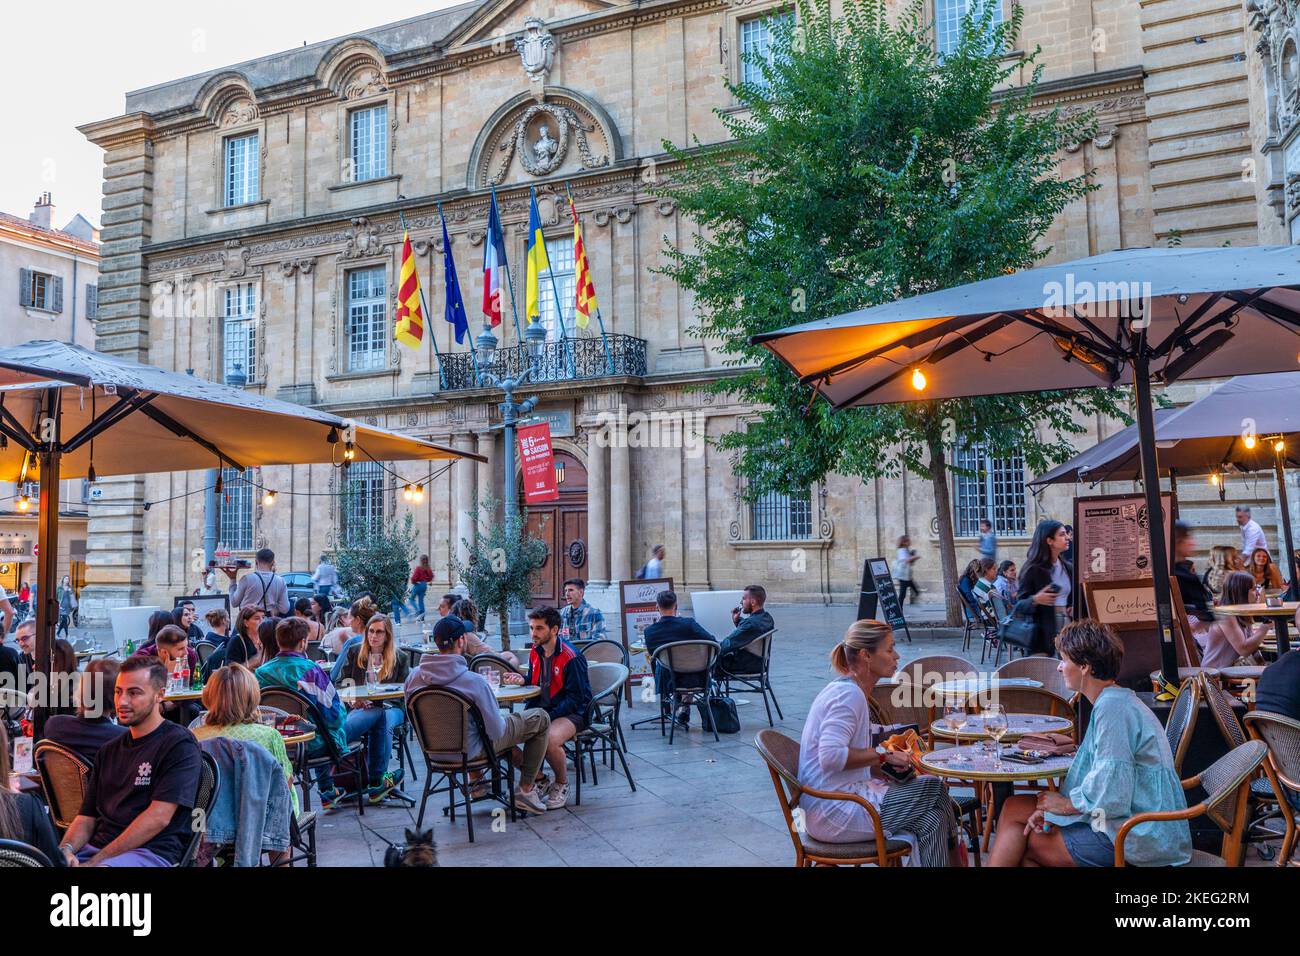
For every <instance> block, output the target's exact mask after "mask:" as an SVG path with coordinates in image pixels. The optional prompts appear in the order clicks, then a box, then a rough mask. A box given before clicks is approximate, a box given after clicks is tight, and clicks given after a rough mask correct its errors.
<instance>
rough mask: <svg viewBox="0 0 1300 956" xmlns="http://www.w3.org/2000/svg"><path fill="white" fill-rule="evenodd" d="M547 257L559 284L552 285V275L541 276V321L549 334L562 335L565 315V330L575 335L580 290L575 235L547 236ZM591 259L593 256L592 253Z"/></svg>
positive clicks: (554, 336) (549, 335)
mask: <svg viewBox="0 0 1300 956" xmlns="http://www.w3.org/2000/svg"><path fill="white" fill-rule="evenodd" d="M546 258H547V259H549V260H550V263H551V275H553V276H555V285H554V287H552V285H551V277H550V276H548V275H546V274H545V273H543V274H542V276H541V278H540V279H539V280H538V286H539V288H538V299H539V300H540V301H539V302H538V305H539V307H540V310H541V316H540V318H539V321H540V322H541V323H542V325H543V327H545V329H546V335H547V338H551V339H558V338H559V337H560V323H559V321H558V318H557V316H563V317H564V331H565V332H566V333H567V334H568V335H570V336H573V335H574V324H573V320H574V312H575V309H576V308H577V306H576V303H575V302H574V298H575V295H576V293H577V279H576V278H575V276H574V263H573V237H572V236H569V237H567V238H565V237H563V236H562V237H560V238H558V239H547V240H546ZM588 259H590V256H589V257H588ZM557 294H558V295H559V297H560V301H559V303H558V308H557V303H556V301H555V296H556V295H557Z"/></svg>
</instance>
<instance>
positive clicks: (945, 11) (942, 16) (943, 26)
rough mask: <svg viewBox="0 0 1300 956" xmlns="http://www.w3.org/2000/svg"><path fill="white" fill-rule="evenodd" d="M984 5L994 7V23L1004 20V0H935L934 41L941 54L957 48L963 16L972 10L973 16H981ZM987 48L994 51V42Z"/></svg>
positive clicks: (944, 54) (946, 53)
mask: <svg viewBox="0 0 1300 956" xmlns="http://www.w3.org/2000/svg"><path fill="white" fill-rule="evenodd" d="M983 6H991V7H992V8H993V23H994V24H998V23H1001V22H1002V0H934V41H935V48H936V49H937V50H938V51H939V56H941V57H943V56H946V55H948V54H949V53H951V52H952V51H953V50H955V49H957V44H958V43H959V42H960V40H961V21H962V17H964V16H966V13H967V12H968V11H971V10H973V13H972V16H979V14H980V12H981V10H982V7H983ZM987 49H988V51H989V52H992V49H993V45H992V43H989V44H988V48H987Z"/></svg>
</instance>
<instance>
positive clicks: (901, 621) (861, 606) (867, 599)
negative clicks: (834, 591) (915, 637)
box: [858, 558, 912, 641]
mask: <svg viewBox="0 0 1300 956" xmlns="http://www.w3.org/2000/svg"><path fill="white" fill-rule="evenodd" d="M866 619H875V620H880V621H884V622H885V623H886V624H888V625H889V626H890V627H893V628H899V627H901V628H902V629H903V633H905V634H906V635H907V639H908V640H909V641H910V640H911V639H912V632H911V631H910V630H908V627H907V618H905V617H903V605H902V602H901V601H899V600H898V592H897V591H896V590H894V578H893V575H891V574H890V573H889V562H888V561H886V560H885V559H884V558H868V559H867V561H866V563H865V564H864V565H863V566H862V594H861V596H860V597H859V598H858V620H859V621H861V620H866Z"/></svg>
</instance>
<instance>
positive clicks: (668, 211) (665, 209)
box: [655, 199, 677, 216]
mask: <svg viewBox="0 0 1300 956" xmlns="http://www.w3.org/2000/svg"><path fill="white" fill-rule="evenodd" d="M655 209H656V210H658V212H659V215H661V216H671V215H672V214H673V213H675V212H676V211H677V203H676V202H675V201H673V200H671V199H661V200H659V201H658V202H657V203H655Z"/></svg>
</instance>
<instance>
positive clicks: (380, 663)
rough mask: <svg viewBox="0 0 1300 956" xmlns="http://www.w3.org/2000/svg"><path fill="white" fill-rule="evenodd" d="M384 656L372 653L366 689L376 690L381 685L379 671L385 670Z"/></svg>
mask: <svg viewBox="0 0 1300 956" xmlns="http://www.w3.org/2000/svg"><path fill="white" fill-rule="evenodd" d="M383 667H384V658H383V655H382V654H371V655H370V666H369V667H368V668H366V689H367V690H375V689H376V688H377V687H378V686H379V673H380V671H382V670H383Z"/></svg>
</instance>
